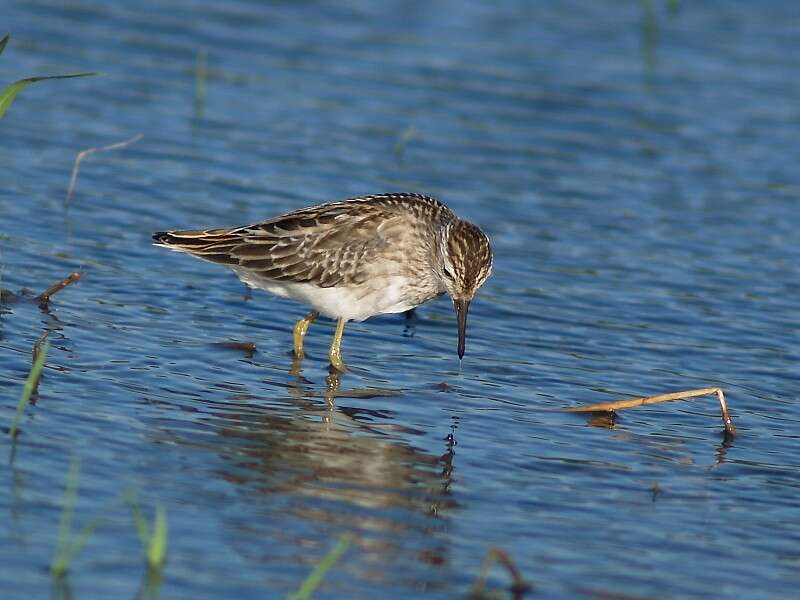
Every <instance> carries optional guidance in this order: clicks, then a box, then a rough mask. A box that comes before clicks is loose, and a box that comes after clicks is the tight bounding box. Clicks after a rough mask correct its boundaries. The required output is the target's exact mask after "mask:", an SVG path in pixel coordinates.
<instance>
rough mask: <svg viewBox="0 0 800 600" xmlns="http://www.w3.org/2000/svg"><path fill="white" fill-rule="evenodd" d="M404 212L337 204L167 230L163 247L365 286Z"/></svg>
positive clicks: (159, 236) (294, 276) (271, 274)
mask: <svg viewBox="0 0 800 600" xmlns="http://www.w3.org/2000/svg"><path fill="white" fill-rule="evenodd" d="M402 220H403V215H402V213H398V212H397V211H396V210H391V207H388V206H385V205H382V204H381V203H378V202H347V201H346V202H333V203H330V204H323V205H320V206H315V207H310V208H305V209H302V210H298V211H295V212H292V213H289V214H286V215H282V216H280V217H276V218H274V219H270V220H268V221H264V222H261V223H255V224H253V225H247V226H244V227H236V228H233V229H205V230H189V231H163V232H158V233H156V234H154V235H153V239H154V240H155V241H156V242H157V243H158V244H159V245H162V246H166V247H168V248H171V249H174V250H180V251H183V252H187V253H189V254H191V255H193V256H196V257H197V258H201V259H203V260H207V261H210V262H215V263H221V264H224V265H229V266H231V267H234V268H242V269H247V270H249V271H253V272H254V273H257V274H258V275H260V276H262V277H265V278H267V279H271V280H274V281H286V282H298V283H300V282H302V283H312V284H315V285H318V286H320V287H333V286H336V285H350V284H358V283H362V282H363V281H365V280H366V279H368V278H369V276H370V272H369V269H368V268H365V267H366V266H367V265H369V264H371V263H372V260H373V259H374V258H375V257H376V255H377V254H378V253H380V252H382V251H384V250H385V249H386V247H387V245H388V242H387V232H389V231H391V230H392V229H393V228H394V227H395V226H397V225H398V224H399V222H400V221H402Z"/></svg>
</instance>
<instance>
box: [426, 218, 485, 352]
mask: <svg viewBox="0 0 800 600" xmlns="http://www.w3.org/2000/svg"><path fill="white" fill-rule="evenodd" d="M441 245H442V247H441V255H442V262H441V272H440V273H439V275H440V277H441V278H442V283H443V284H444V287H445V289H446V290H447V293H448V294H449V295H450V297H451V298H452V299H453V306H454V307H455V310H456V316H457V318H458V358H459V359H460V358H463V357H464V347H465V342H466V333H467V311H468V310H469V303H470V302H471V301H472V298H473V296H475V292H477V291H478V288H480V287H481V286H482V285H483V284H484V282H485V281H486V280H487V279H488V278H489V275H490V274H491V272H492V247H491V245H490V244H489V238H488V237H486V234H485V233H483V231H481V230H480V228H479V227H477V226H475V225H473V224H472V223H467V222H466V221H454V222H452V223H450V224H448V225H447V227H446V229H445V231H444V235H443V236H442V238H441Z"/></svg>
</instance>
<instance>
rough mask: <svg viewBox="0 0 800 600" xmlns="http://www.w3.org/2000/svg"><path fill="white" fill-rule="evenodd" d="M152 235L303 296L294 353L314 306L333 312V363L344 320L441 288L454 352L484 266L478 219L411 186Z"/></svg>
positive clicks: (267, 286)
mask: <svg viewBox="0 0 800 600" xmlns="http://www.w3.org/2000/svg"><path fill="white" fill-rule="evenodd" d="M153 239H155V240H156V242H157V244H158V245H161V246H166V247H168V248H170V249H173V250H178V251H181V252H187V253H189V254H191V255H192V256H196V257H197V258H200V259H203V260H207V261H210V262H215V263H220V264H224V265H227V266H229V267H231V268H232V269H233V270H234V271H236V273H237V274H238V275H239V277H240V278H241V279H242V280H243V281H244V282H245V283H247V284H248V285H250V286H252V287H255V288H259V289H264V290H267V291H269V292H272V293H274V294H277V295H279V296H283V297H288V298H294V299H297V300H300V301H304V302H307V303H308V304H310V305H311V306H312V307H313V308H314V311H313V312H312V313H311V314H309V315H308V316H307V317H306V319H303V320H301V321H300V322H299V323H298V325H297V326H296V327H295V351H296V353H297V354H298V355H302V339H303V336H304V335H305V330H306V329H307V328H308V325H309V324H310V322H311V321H313V319H314V318H316V316H317V315H318V314H319V313H322V314H324V315H326V316H329V317H332V318H336V319H339V326H338V328H337V336H336V338H335V339H334V346H332V348H331V362H332V364H334V366H336V367H337V368H343V365H342V364H341V357H340V356H339V354H338V353H339V348H338V344H339V342H340V341H341V340H340V338H341V331H342V330H343V327H344V323H345V322H346V321H348V320H357V321H361V320H364V319H366V318H368V317H370V316H373V315H377V314H383V313H396V312H404V311H406V310H409V309H411V308H414V307H415V306H418V305H420V304H422V303H424V302H427V301H428V300H431V299H432V298H435V297H436V296H439V295H440V294H442V293H444V292H448V293H449V294H450V296H451V297H452V298H453V302H454V305H455V307H456V311H457V313H458V316H459V356H463V354H464V337H465V330H466V314H467V308H468V306H469V302H470V300H471V299H472V297H473V295H474V294H475V292H476V291H477V289H478V288H479V287H480V286H481V285H483V283H484V282H485V281H486V279H487V278H488V277H489V274H490V272H491V267H492V252H491V247H490V244H489V239H488V238H487V237H486V235H485V234H484V233H483V232H482V231H481V230H480V229H479V228H478V227H476V226H475V225H472V224H471V223H467V222H466V221H461V220H460V219H458V217H456V215H455V214H454V213H453V212H452V211H451V210H450V209H448V208H447V207H446V206H445V205H444V204H442V203H441V202H439V201H438V200H436V199H434V198H430V197H428V196H423V195H420V194H412V193H394V194H378V195H373V196H363V197H359V198H352V199H350V200H345V201H342V202H331V203H328V204H321V205H318V206H312V207H309V208H303V209H300V210H297V211H295V212H291V213H288V214H285V215H282V216H279V217H275V218H273V219H269V220H267V221H263V222H260V223H255V224H253V225H246V226H243V227H235V228H232V229H205V230H189V231H164V232H158V233H156V234H154V235H153ZM334 355H335V356H334ZM337 359H338V362H339V364H337Z"/></svg>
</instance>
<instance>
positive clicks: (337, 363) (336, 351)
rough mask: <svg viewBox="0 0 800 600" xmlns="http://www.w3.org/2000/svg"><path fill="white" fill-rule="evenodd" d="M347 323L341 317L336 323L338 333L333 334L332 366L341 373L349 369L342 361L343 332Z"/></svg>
mask: <svg viewBox="0 0 800 600" xmlns="http://www.w3.org/2000/svg"><path fill="white" fill-rule="evenodd" d="M345 323H347V321H346V320H345V319H339V322H338V323H336V333H334V334H333V342H332V343H331V352H330V358H331V366H332V367H333V368H334V369H335V370H337V371H339V373H344V372H345V371H346V370H347V369H346V368H345V366H344V362H343V361H342V334H344V324H345Z"/></svg>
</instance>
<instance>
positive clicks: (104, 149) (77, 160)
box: [64, 133, 144, 208]
mask: <svg viewBox="0 0 800 600" xmlns="http://www.w3.org/2000/svg"><path fill="white" fill-rule="evenodd" d="M143 137H144V134H143V133H137V134H136V135H135V136H133V137H132V138H130V139H129V140H125V141H124V142H117V143H116V144H110V145H108V146H101V147H99V148H87V149H86V150H83V151H81V152H78V156H76V157H75V164H73V165H72V175H70V178H69V187H68V188H67V195H66V197H65V198H64V208H67V206H69V201H70V200H71V199H72V194H73V193H74V192H75V184H76V183H77V180H78V171H80V168H81V161H82V160H83V159H84V158H86V157H87V156H89V155H90V154H94V153H95V152H108V151H109V150H119V149H120V148H125V147H126V146H130V145H131V144H133V143H134V142H138V141H139V140H140V139H142V138H143Z"/></svg>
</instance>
